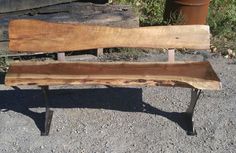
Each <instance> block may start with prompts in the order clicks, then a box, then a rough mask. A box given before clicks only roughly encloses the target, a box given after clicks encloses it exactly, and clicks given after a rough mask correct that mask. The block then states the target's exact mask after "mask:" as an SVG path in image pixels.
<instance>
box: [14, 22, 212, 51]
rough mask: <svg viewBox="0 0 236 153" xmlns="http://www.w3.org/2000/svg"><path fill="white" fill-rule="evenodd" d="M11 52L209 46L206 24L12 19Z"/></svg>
mask: <svg viewBox="0 0 236 153" xmlns="http://www.w3.org/2000/svg"><path fill="white" fill-rule="evenodd" d="M9 39H10V43H9V49H10V51H12V52H17V51H21V52H64V51H74V50H86V49H96V48H112V47H137V48H138V47H141V48H143V47H147V48H190V49H209V46H210V40H209V27H208V26H206V25H185V26H154V27H142V28H130V29H125V28H114V27H105V26H91V25H82V24H59V23H49V22H44V21H39V20H27V19H23V20H12V21H11V22H10V24H9Z"/></svg>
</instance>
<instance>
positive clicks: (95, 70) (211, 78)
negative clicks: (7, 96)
mask: <svg viewBox="0 0 236 153" xmlns="http://www.w3.org/2000/svg"><path fill="white" fill-rule="evenodd" d="M5 84H6V85H7V86H17V85H41V86H43V85H68V84H69V85H70V84H71V85H86V84H93V85H115V86H119V85H121V86H124V85H150V86H159V85H161V86H176V87H189V88H197V89H208V90H218V89H220V88H221V83H220V80H219V78H218V77H217V75H216V73H215V72H214V70H213V69H212V67H211V65H210V63H209V62H179V63H173V64H171V63H156V62H155V63H150V62H145V63H140V62H112V63H111V62H110V63H109V62H45V61H44V62H15V63H12V64H11V66H10V67H9V70H8V72H7V75H6V78H5Z"/></svg>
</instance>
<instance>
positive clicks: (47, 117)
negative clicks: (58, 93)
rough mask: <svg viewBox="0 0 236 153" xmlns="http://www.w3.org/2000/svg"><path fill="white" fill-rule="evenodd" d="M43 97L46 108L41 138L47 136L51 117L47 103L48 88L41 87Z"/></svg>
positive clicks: (51, 113)
mask: <svg viewBox="0 0 236 153" xmlns="http://www.w3.org/2000/svg"><path fill="white" fill-rule="evenodd" d="M41 88H42V90H43V95H44V101H45V106H46V112H45V122H44V129H43V131H41V136H48V134H49V131H50V126H51V121H52V116H53V111H52V110H50V106H49V101H48V86H41Z"/></svg>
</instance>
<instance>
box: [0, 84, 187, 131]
mask: <svg viewBox="0 0 236 153" xmlns="http://www.w3.org/2000/svg"><path fill="white" fill-rule="evenodd" d="M0 99H1V102H0V110H1V111H2V112H6V111H8V110H11V111H15V112H17V113H21V114H23V115H26V116H28V117H30V118H31V119H33V121H34V122H35V124H36V126H37V127H38V129H39V130H40V131H43V129H44V114H45V113H44V112H42V113H38V112H34V111H32V110H30V108H38V107H43V108H44V107H45V104H44V99H43V94H42V91H41V90H9V91H0ZM49 101H50V107H51V108H96V109H109V110H117V111H123V112H143V113H148V114H153V115H159V116H162V117H165V118H167V119H169V120H171V121H173V122H175V123H177V124H178V125H179V126H180V127H181V128H182V129H183V130H185V131H186V130H187V125H186V121H185V116H184V113H178V112H165V111H162V110H160V109H158V108H155V107H153V106H151V105H150V104H148V103H145V102H144V101H143V100H142V89H140V88H99V89H59V90H50V91H49ZM157 102H158V101H157Z"/></svg>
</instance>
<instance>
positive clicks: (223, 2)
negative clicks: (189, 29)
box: [208, 0, 236, 41]
mask: <svg viewBox="0 0 236 153" xmlns="http://www.w3.org/2000/svg"><path fill="white" fill-rule="evenodd" d="M208 24H209V25H210V27H211V32H212V33H213V35H214V36H217V37H221V38H222V37H224V38H227V39H229V40H233V41H235V40H236V0H213V1H211V3H210V8H209V16H208Z"/></svg>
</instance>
